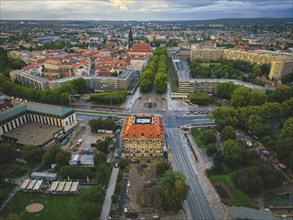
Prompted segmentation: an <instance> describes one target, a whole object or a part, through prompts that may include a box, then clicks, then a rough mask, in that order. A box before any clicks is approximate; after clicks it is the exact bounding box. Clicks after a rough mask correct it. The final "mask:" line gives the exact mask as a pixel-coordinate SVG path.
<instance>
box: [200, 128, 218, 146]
mask: <svg viewBox="0 0 293 220" xmlns="http://www.w3.org/2000/svg"><path fill="white" fill-rule="evenodd" d="M201 140H202V141H203V142H204V144H206V145H208V144H212V143H215V142H216V140H217V139H216V135H215V133H214V131H213V130H210V129H207V130H204V131H203V133H202V136H201Z"/></svg>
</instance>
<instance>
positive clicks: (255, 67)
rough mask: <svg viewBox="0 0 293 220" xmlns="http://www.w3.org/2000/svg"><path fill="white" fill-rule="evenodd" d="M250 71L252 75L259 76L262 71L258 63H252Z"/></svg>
mask: <svg viewBox="0 0 293 220" xmlns="http://www.w3.org/2000/svg"><path fill="white" fill-rule="evenodd" d="M252 72H253V74H254V76H255V77H256V76H261V75H262V72H261V66H260V65H259V64H254V65H253V67H252Z"/></svg>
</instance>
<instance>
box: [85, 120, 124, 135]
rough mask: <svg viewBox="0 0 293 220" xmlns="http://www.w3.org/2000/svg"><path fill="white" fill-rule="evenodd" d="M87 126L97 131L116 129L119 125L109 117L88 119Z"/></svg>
mask: <svg viewBox="0 0 293 220" xmlns="http://www.w3.org/2000/svg"><path fill="white" fill-rule="evenodd" d="M89 126H90V127H91V131H92V132H98V130H111V131H116V130H117V129H118V128H119V126H118V125H116V124H115V122H114V121H113V120H111V119H107V120H103V119H101V118H98V119H91V120H90V121H89Z"/></svg>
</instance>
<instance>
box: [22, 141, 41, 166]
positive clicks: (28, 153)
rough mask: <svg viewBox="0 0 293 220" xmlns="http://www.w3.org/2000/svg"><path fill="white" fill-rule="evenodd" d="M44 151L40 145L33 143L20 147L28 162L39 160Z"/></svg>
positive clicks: (37, 161)
mask: <svg viewBox="0 0 293 220" xmlns="http://www.w3.org/2000/svg"><path fill="white" fill-rule="evenodd" d="M44 153H45V151H44V150H43V149H42V148H41V147H38V146H34V145H25V146H24V147H23V149H22V156H23V158H24V159H25V160H26V161H27V162H29V163H39V162H41V160H42V157H43V155H44Z"/></svg>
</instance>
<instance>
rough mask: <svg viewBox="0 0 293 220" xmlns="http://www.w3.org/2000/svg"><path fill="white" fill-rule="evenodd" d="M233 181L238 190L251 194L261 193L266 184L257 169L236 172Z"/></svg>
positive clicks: (244, 169)
mask: <svg viewBox="0 0 293 220" xmlns="http://www.w3.org/2000/svg"><path fill="white" fill-rule="evenodd" d="M233 179H234V181H235V184H236V186H237V187H238V188H240V189H242V190H243V191H245V192H246V193H250V194H251V193H259V192H260V191H261V189H262V187H263V184H264V182H263V180H262V178H261V177H260V176H259V175H258V173H257V169H256V168H255V167H249V168H243V169H241V170H237V171H235V172H234V174H233Z"/></svg>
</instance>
